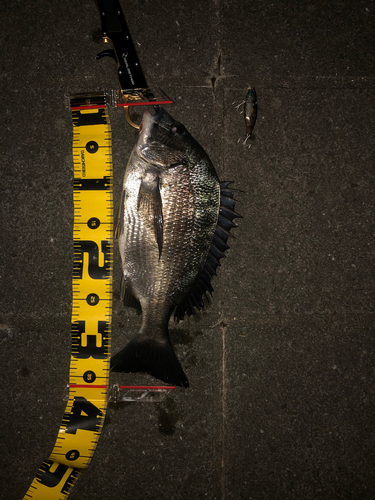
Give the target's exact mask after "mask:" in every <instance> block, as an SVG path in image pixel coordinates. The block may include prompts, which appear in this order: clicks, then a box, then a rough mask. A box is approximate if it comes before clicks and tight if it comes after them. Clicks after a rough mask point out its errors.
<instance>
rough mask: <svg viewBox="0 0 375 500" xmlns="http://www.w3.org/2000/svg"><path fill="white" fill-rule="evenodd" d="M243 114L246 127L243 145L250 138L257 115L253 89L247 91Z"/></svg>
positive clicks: (255, 96)
mask: <svg viewBox="0 0 375 500" xmlns="http://www.w3.org/2000/svg"><path fill="white" fill-rule="evenodd" d="M243 112H244V116H245V125H246V138H245V142H244V144H246V141H247V140H248V138H249V137H250V136H251V133H252V131H253V128H254V125H255V122H256V119H257V114H258V101H257V93H256V92H255V88H254V87H252V88H250V89H248V91H247V94H246V99H245V105H244V110H243Z"/></svg>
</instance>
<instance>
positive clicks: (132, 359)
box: [111, 337, 189, 387]
mask: <svg viewBox="0 0 375 500" xmlns="http://www.w3.org/2000/svg"><path fill="white" fill-rule="evenodd" d="M111 370H112V371H114V372H124V373H131V372H144V373H148V374H149V375H151V376H153V377H155V378H157V379H160V380H163V381H164V382H166V383H168V384H173V385H179V386H181V387H189V382H188V379H187V378H186V375H185V373H184V371H183V369H182V367H181V365H180V362H179V361H178V359H177V356H176V354H175V352H174V350H173V347H172V344H171V343H170V342H169V341H163V342H160V341H157V340H155V339H150V338H148V339H141V340H139V339H138V338H137V337H135V338H134V339H133V340H131V341H130V342H129V343H128V344H127V345H126V346H125V347H124V349H122V350H121V351H120V352H118V353H117V354H115V356H113V357H112V359H111Z"/></svg>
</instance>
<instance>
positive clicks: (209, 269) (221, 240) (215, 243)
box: [174, 181, 242, 321]
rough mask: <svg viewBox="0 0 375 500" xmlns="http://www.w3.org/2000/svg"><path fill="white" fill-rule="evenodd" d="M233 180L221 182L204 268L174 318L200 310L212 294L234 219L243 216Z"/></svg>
mask: <svg viewBox="0 0 375 500" xmlns="http://www.w3.org/2000/svg"><path fill="white" fill-rule="evenodd" d="M231 182H232V181H229V182H228V181H226V182H221V183H220V209H219V217H218V221H217V226H216V230H215V233H214V236H213V238H212V243H211V247H210V250H209V252H208V255H207V259H206V262H205V264H204V266H203V270H202V272H201V273H200V275H199V276H198V278H197V280H196V282H195V284H194V286H193V288H192V289H191V290H190V291H189V292H188V294H187V295H186V296H185V297H184V299H183V300H182V301H181V302H180V303H179V304H178V305H177V306H176V309H175V313H174V319H175V320H176V321H180V320H182V319H183V318H184V316H185V314H187V315H188V316H191V315H192V314H194V313H195V310H194V308H197V309H198V310H199V311H200V310H201V309H202V308H203V307H204V301H203V297H206V298H207V295H206V294H207V292H208V293H209V294H210V295H212V292H213V288H212V285H211V279H212V276H215V275H216V269H217V268H218V267H219V266H220V259H222V258H223V257H225V254H224V252H225V251H226V250H227V249H228V248H229V246H228V245H227V241H228V238H229V237H230V236H231V237H232V238H234V236H233V235H232V234H231V233H230V231H231V229H232V228H233V227H237V225H236V224H235V223H234V222H233V219H236V218H242V216H241V215H240V214H238V213H236V212H235V211H234V208H235V205H236V200H235V199H234V192H235V191H239V190H237V189H232V188H230V187H229V184H231Z"/></svg>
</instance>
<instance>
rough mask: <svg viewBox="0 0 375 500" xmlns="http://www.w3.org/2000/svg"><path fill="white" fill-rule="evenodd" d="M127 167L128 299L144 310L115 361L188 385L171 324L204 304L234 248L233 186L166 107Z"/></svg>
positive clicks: (146, 120) (123, 218)
mask: <svg viewBox="0 0 375 500" xmlns="http://www.w3.org/2000/svg"><path fill="white" fill-rule="evenodd" d="M139 130H140V134H139V139H138V142H137V144H136V145H135V146H134V149H133V151H132V153H131V156H130V159H129V162H128V165H127V167H126V171H125V178H124V184H123V192H122V198H121V203H120V209H119V214H118V221H117V223H116V235H117V237H118V241H119V249H120V254H121V260H122V268H123V282H122V287H121V290H122V299H123V300H124V304H125V305H128V306H133V307H135V308H138V309H140V310H141V311H142V325H141V328H140V330H139V332H138V335H137V336H136V337H135V338H134V339H133V340H131V341H130V342H129V343H128V344H127V345H126V347H125V348H124V349H123V350H122V351H120V352H119V353H117V354H116V355H115V356H114V357H113V358H112V360H111V368H112V370H113V371H118V372H146V373H149V374H150V375H152V376H154V377H155V378H157V379H161V380H163V381H164V382H167V383H170V384H174V385H179V386H183V387H188V386H189V383H188V380H187V378H186V376H185V374H184V372H183V370H182V368H181V365H180V363H179V361H178V359H177V357H176V355H175V353H174V350H173V347H172V344H171V342H170V339H169V334H168V322H169V319H170V317H171V315H172V313H173V311H174V316H175V319H176V320H181V319H183V317H184V315H185V314H188V315H190V314H193V313H194V309H195V308H196V309H198V310H199V309H201V308H202V307H203V306H204V302H203V296H204V295H205V294H206V293H207V292H209V293H212V291H213V289H212V286H211V278H212V276H213V275H215V274H216V269H217V267H218V266H219V265H220V263H219V260H220V259H221V258H222V257H223V254H224V251H225V250H226V249H227V248H228V246H227V240H228V237H229V236H230V233H229V231H230V229H231V228H232V227H234V226H235V224H234V223H233V222H232V221H233V219H234V218H236V217H239V215H238V214H236V212H234V205H235V201H234V199H233V189H231V188H230V187H229V182H225V183H220V182H219V180H218V177H217V174H216V172H215V168H214V166H213V165H212V163H211V161H210V159H209V158H208V156H207V154H206V153H205V151H204V150H203V148H202V147H201V146H200V145H199V144H198V143H197V141H196V140H195V139H194V138H193V137H192V136H191V135H190V134H189V132H188V131H187V130H186V128H185V127H184V126H183V125H182V124H181V123H178V122H176V121H175V120H174V119H173V118H172V117H171V116H170V115H169V114H168V113H167V112H166V111H164V109H163V108H159V110H158V111H157V113H156V114H155V115H154V116H152V115H151V114H150V112H149V111H148V110H147V111H145V112H144V115H143V119H142V123H141V125H140V129H139Z"/></svg>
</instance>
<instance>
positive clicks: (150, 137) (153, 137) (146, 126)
mask: <svg viewBox="0 0 375 500" xmlns="http://www.w3.org/2000/svg"><path fill="white" fill-rule="evenodd" d="M174 123H175V121H174V120H173V118H172V117H171V116H170V115H169V114H168V113H167V112H166V111H165V110H164V109H163V108H161V107H158V109H157V110H156V113H155V114H154V115H152V114H151V113H150V111H149V110H148V109H146V110H145V111H144V113H143V117H142V122H141V124H140V126H139V139H138V143H137V149H138V151H139V153H140V154H141V156H146V155H148V153H150V150H151V149H152V150H153V152H154V153H157V151H160V152H161V151H164V152H167V151H169V152H172V151H173V152H174V153H175V154H176V153H177V152H179V156H180V155H181V152H182V151H183V150H184V145H183V144H182V142H181V140H179V139H178V138H176V137H174V135H173V133H172V132H171V127H172V126H173V124H174ZM163 156H164V155H163ZM173 156H174V155H173ZM165 160H166V158H165V156H164V161H165Z"/></svg>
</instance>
